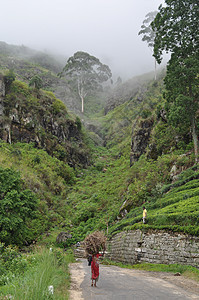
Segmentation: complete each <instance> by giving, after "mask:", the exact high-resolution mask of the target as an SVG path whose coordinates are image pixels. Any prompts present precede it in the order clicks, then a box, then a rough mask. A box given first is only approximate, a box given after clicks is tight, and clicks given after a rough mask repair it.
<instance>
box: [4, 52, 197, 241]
mask: <svg viewBox="0 0 199 300" xmlns="http://www.w3.org/2000/svg"><path fill="white" fill-rule="evenodd" d="M16 49H18V48H16ZM16 49H15V50H16ZM20 51H21V50H20ZM16 52H17V50H16ZM20 53H21V52H20ZM28 53H29V52H28ZM31 55H32V53H31ZM31 55H30V54H28V55H27V56H28V62H27V60H24V57H23V58H22V56H21V55H19V53H18V54H17V55H16V54H14V53H13V52H12V53H10V52H8V51H7V50H6V52H5V53H3V54H1V56H0V59H1V72H2V76H5V74H6V72H7V71H8V69H10V66H11V65H10V64H11V63H12V62H13V61H14V62H15V63H14V64H13V65H12V66H15V68H14V72H15V74H16V77H17V79H18V80H15V81H14V82H13V83H12V85H11V87H10V89H9V91H8V92H7V94H6V95H3V92H2V95H1V105H2V108H1V131H0V133H1V139H2V140H4V142H3V141H2V143H1V147H0V151H1V164H2V167H3V168H12V169H14V170H16V171H19V172H20V174H21V180H22V183H23V184H22V186H23V187H24V188H27V189H30V190H31V191H32V192H33V193H35V195H36V196H37V198H38V200H39V203H40V204H39V206H38V208H39V212H38V216H37V218H36V221H34V219H33V220H32V225H31V230H30V232H32V233H33V232H34V234H33V235H34V237H33V235H32V233H31V234H30V232H29V235H28V238H27V241H28V243H29V242H31V240H33V239H34V238H38V237H39V235H40V234H42V233H44V232H46V231H47V230H48V231H49V232H51V233H52V236H55V235H56V234H57V233H58V232H60V231H65V232H67V233H68V234H71V235H72V238H69V239H68V241H67V242H66V244H67V245H71V244H73V243H75V242H77V241H79V240H82V239H84V237H85V236H86V235H87V234H88V233H90V232H92V231H94V230H96V229H99V230H105V231H106V232H108V234H109V235H112V234H115V233H116V232H118V231H120V230H125V229H130V228H131V229H133V228H143V226H144V228H145V229H147V228H156V229H160V230H161V229H167V230H173V231H184V232H188V233H190V234H195V235H198V232H199V229H198V217H197V216H198V214H199V210H198V199H199V198H198V194H197V193H198V185H199V181H198V166H197V165H195V162H194V156H193V144H192V142H191V137H190V131H189V128H186V129H185V130H183V131H181V132H180V131H179V130H178V129H177V128H174V127H171V126H170V125H169V124H168V122H167V116H166V113H165V111H164V98H163V93H164V81H163V78H164V76H165V71H162V72H160V74H159V76H158V79H157V81H154V80H153V76H152V74H144V75H143V76H139V78H133V79H132V80H129V81H128V82H125V83H120V85H117V86H114V87H112V88H111V89H109V90H108V93H107V94H106V95H105V94H104V93H103V94H101V95H100V96H99V97H96V98H88V99H87V105H88V107H89V108H88V110H87V111H86V113H85V115H84V116H82V115H81V113H80V110H79V108H78V106H79V105H80V103H79V102H78V101H79V100H78V99H76V101H75V102H73V100H74V94H73V95H72V94H71V95H72V96H71V97H72V98H70V96H69V95H70V93H71V91H70V92H69V93H67V91H66V88H65V87H64V81H63V79H59V78H58V77H57V75H56V74H55V70H57V69H59V68H60V65H59V64H58V65H56V63H55V61H54V60H53V64H52V65H51V67H49V66H47V65H45V66H44V65H42V64H41V65H40V64H39V63H40V61H38V62H37V64H35V62H34V63H33V61H31V62H30V56H31ZM34 55H35V53H33V56H34ZM43 55H44V54H43ZM13 56H14V58H13ZM11 57H12V60H11ZM31 57H32V56H31ZM46 59H47V58H46ZM44 61H45V59H44ZM51 62H52V61H51ZM54 64H55V65H54ZM48 68H49V69H48ZM35 74H37V75H40V76H41V77H42V79H43V80H44V79H45V78H47V80H44V82H45V84H44V89H42V90H39V91H36V90H35V89H32V88H29V87H28V85H27V83H28V80H29V79H30V78H31V77H32V76H33V75H35ZM2 76H1V78H3V77H2ZM45 76H46V77H45ZM22 80H23V81H25V82H22ZM1 86H2V85H1ZM53 87H56V88H55V89H54V88H53ZM45 89H47V90H52V91H54V92H55V94H56V95H59V96H60V97H59V99H57V98H56V97H55V96H54V95H53V93H51V92H49V91H46V90H45ZM63 89H64V91H65V92H64V93H62V92H63ZM66 95H67V96H66ZM65 96H66V97H65ZM66 99H67V101H68V102H67V101H66ZM70 99H71V101H70ZM60 100H61V101H60ZM66 102H67V107H65V106H64V104H63V103H65V104H66ZM68 105H69V109H68ZM72 109H73V113H71V112H70V111H71V110H72ZM76 112H78V114H79V116H80V117H81V118H82V119H83V124H84V125H85V127H86V129H85V128H84V126H83V125H82V124H81V122H80V119H79V117H77V116H75V115H74V113H76ZM5 129H6V130H5ZM6 132H7V133H6ZM6 142H9V143H6ZM71 167H72V168H71ZM143 204H144V205H145V206H146V207H147V210H148V223H147V225H143V224H142V206H143ZM41 224H42V225H41ZM53 242H55V239H54V241H53Z"/></svg>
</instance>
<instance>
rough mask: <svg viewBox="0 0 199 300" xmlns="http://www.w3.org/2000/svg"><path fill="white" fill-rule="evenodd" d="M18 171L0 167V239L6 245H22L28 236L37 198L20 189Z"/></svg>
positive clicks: (29, 192)
mask: <svg viewBox="0 0 199 300" xmlns="http://www.w3.org/2000/svg"><path fill="white" fill-rule="evenodd" d="M21 183H22V181H21V178H20V175H19V173H18V172H15V171H14V170H12V169H3V168H1V167H0V240H1V242H3V243H5V244H6V245H9V244H17V245H23V244H24V242H25V240H27V239H28V238H29V235H30V231H31V229H30V228H29V226H28V225H29V224H28V223H29V221H30V220H31V219H34V218H35V211H36V209H37V204H38V202H37V198H36V196H35V195H34V194H33V193H32V192H31V191H30V190H23V189H22V184H21Z"/></svg>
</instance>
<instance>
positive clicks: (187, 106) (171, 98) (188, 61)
mask: <svg viewBox="0 0 199 300" xmlns="http://www.w3.org/2000/svg"><path fill="white" fill-rule="evenodd" d="M165 3H166V6H164V7H163V6H162V5H160V7H159V12H158V14H157V16H156V18H155V20H154V21H153V22H152V28H153V30H154V32H155V42H154V56H155V58H156V60H157V61H158V63H160V62H161V60H162V53H163V51H164V50H166V52H170V53H171V58H170V60H169V63H168V67H167V75H166V78H165V84H166V100H167V107H166V108H167V113H168V119H169V121H170V122H171V124H173V125H174V126H178V127H183V129H184V128H186V127H187V126H188V128H191V131H192V139H193V143H194V151H195V160H196V162H197V161H198V132H197V123H198V117H197V111H198V102H199V92H198V88H199V83H198V70H199V64H198V61H199V35H198V30H197V28H198V27H199V20H198V17H197V16H198V12H199V10H198V3H197V1H196V0H189V1H185V0H178V1H174V0H167V1H165Z"/></svg>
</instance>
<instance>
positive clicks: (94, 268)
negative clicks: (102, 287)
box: [91, 253, 102, 287]
mask: <svg viewBox="0 0 199 300" xmlns="http://www.w3.org/2000/svg"><path fill="white" fill-rule="evenodd" d="M100 256H102V254H99V253H98V254H96V255H92V261H91V273H92V276H91V280H92V283H91V286H93V281H94V282H95V283H94V286H95V287H96V286H97V285H96V283H97V281H98V279H99V257H100Z"/></svg>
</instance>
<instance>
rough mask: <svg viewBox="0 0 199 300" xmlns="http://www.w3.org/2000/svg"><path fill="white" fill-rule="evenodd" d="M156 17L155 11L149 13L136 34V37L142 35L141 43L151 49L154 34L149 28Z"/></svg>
mask: <svg viewBox="0 0 199 300" xmlns="http://www.w3.org/2000/svg"><path fill="white" fill-rule="evenodd" d="M156 15H157V11H152V12H149V13H148V14H147V15H146V16H145V19H144V21H143V24H142V26H141V30H140V31H139V32H138V35H143V37H142V41H144V42H147V43H148V47H149V48H151V49H153V47H154V40H155V32H154V30H153V28H152V26H151V23H152V21H153V20H154V18H155V16H156ZM155 80H156V60H155Z"/></svg>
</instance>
